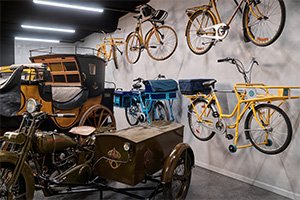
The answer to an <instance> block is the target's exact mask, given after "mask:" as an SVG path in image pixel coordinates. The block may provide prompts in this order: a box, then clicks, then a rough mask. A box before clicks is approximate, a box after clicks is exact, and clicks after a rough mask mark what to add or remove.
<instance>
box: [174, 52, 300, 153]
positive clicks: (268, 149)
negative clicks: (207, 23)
mask: <svg viewBox="0 0 300 200" xmlns="http://www.w3.org/2000/svg"><path fill="white" fill-rule="evenodd" d="M218 62H229V63H231V64H234V65H236V67H237V69H238V71H239V72H240V73H241V74H243V76H244V79H245V82H246V83H242V84H236V85H235V86H234V89H233V90H227V91H226V90H215V89H214V85H215V83H216V82H217V81H216V80H215V79H191V80H179V86H180V90H181V93H182V94H183V95H184V96H185V97H187V98H189V100H190V103H191V104H190V105H189V106H188V122H189V126H190V129H191V131H192V133H193V135H194V136H195V137H196V138H197V139H199V140H202V141H208V140H210V139H211V138H212V137H213V136H214V135H215V134H218V135H225V137H226V138H227V139H229V140H231V139H234V142H233V144H232V145H230V146H229V151H230V152H236V151H237V149H240V148H247V147H251V146H254V147H255V148H256V149H257V150H259V151H261V152H263V153H266V154H277V153H280V152H282V151H284V150H285V149H286V148H287V147H288V145H289V144H290V142H291V139H292V125H291V122H290V119H289V117H288V116H287V114H286V113H285V112H284V111H283V110H282V109H281V108H280V106H281V105H282V104H283V103H284V102H285V101H286V100H288V99H295V98H299V96H292V95H291V89H292V88H298V89H299V87H293V86H266V85H264V84H260V83H250V82H251V76H248V74H249V73H250V74H251V71H252V67H253V65H254V64H258V63H257V61H256V60H255V59H253V60H252V62H251V65H250V67H249V69H248V70H245V68H244V66H243V64H242V63H241V62H240V61H239V60H237V59H234V58H226V59H221V60H218ZM219 92H223V93H235V95H236V98H237V104H236V106H235V108H234V109H233V111H232V113H230V114H224V113H223V110H222V107H221V105H220V103H219V100H218V97H217V95H216V93H219ZM274 92H275V93H274ZM275 101H276V102H278V104H277V105H275V104H274V102H275ZM247 111H249V112H248V114H247V116H246V119H245V124H244V132H245V134H246V139H248V140H250V143H249V144H246V145H238V139H239V123H240V121H241V120H242V118H243V116H244V115H245V114H246V113H247ZM233 117H236V119H235V122H234V124H230V125H228V124H227V123H226V121H225V120H224V119H226V118H233ZM227 129H235V135H234V136H233V135H231V134H229V133H227Z"/></svg>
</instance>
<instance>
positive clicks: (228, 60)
mask: <svg viewBox="0 0 300 200" xmlns="http://www.w3.org/2000/svg"><path fill="white" fill-rule="evenodd" d="M217 62H231V63H233V64H235V63H236V61H235V59H234V58H230V57H227V58H223V59H219V60H217Z"/></svg>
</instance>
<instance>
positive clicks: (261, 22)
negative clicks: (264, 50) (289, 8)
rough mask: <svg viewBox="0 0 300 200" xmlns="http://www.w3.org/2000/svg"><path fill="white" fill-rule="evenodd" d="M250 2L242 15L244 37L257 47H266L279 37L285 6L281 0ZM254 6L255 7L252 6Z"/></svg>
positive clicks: (283, 22) (282, 25)
mask: <svg viewBox="0 0 300 200" xmlns="http://www.w3.org/2000/svg"><path fill="white" fill-rule="evenodd" d="M255 2H256V1H252V4H251V5H250V6H251V7H252V8H253V10H254V13H253V12H252V11H251V9H250V6H249V5H247V6H245V9H244V13H243V26H244V27H243V28H244V30H245V33H246V37H248V39H249V40H251V42H252V43H254V44H255V45H257V46H268V45H270V44H272V43H273V42H275V41H276V40H277V39H278V37H279V36H280V35H281V33H282V31H283V28H284V24H285V17H286V11H285V5H284V2H283V0H272V1H271V0H259V1H258V2H259V3H255ZM254 4H256V5H254Z"/></svg>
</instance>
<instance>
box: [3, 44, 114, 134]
mask: <svg viewBox="0 0 300 200" xmlns="http://www.w3.org/2000/svg"><path fill="white" fill-rule="evenodd" d="M51 50H52V49H51ZM39 51H40V50H39ZM42 52H45V51H42ZM30 60H31V61H32V62H33V64H24V65H14V66H11V68H10V69H11V70H13V71H14V73H12V76H11V77H10V79H13V81H11V82H9V81H3V83H4V84H3V85H4V86H3V87H4V89H3V88H1V90H0V91H1V92H0V95H1V96H0V100H1V104H2V105H7V106H4V107H6V109H8V110H9V112H8V113H5V114H4V115H3V114H2V113H3V112H1V115H3V116H1V119H2V120H1V121H2V122H3V121H5V123H6V121H11V122H15V121H18V123H19V122H20V120H17V118H18V116H21V114H22V113H23V112H24V111H25V106H24V105H25V102H26V101H27V100H28V99H29V98H33V99H36V100H38V101H39V102H40V103H41V104H42V105H43V106H42V110H43V111H45V112H47V113H74V114H75V115H76V117H75V118H57V117H52V118H51V119H50V120H49V121H48V123H50V124H51V126H49V124H48V125H47V126H45V127H42V128H43V129H47V127H51V128H53V127H55V128H57V129H58V130H62V131H63V130H64V131H67V130H69V129H70V128H72V127H73V126H75V125H90V126H94V127H97V128H99V129H101V128H104V129H106V128H107V129H109V130H114V129H115V127H116V124H115V118H114V116H113V92H114V88H104V85H105V65H106V63H105V61H103V60H102V59H100V58H98V57H97V56H95V55H83V54H65V53H61V54H54V53H53V52H49V53H47V54H43V55H37V56H32V57H30ZM17 72H19V73H17ZM25 72H26V73H28V72H30V75H29V76H27V77H24V74H25ZM32 74H34V76H33V75H32ZM22 76H23V78H22ZM12 84H13V85H14V86H13V87H12V86H10V85H12ZM5 87H6V88H5ZM12 88H15V90H14V93H12V90H11V89H12ZM7 93H11V95H10V96H12V97H14V98H13V99H14V104H15V106H14V109H13V110H12V106H11V105H10V104H9V101H7V100H5V97H6V96H7ZM18 93H19V94H18ZM2 124H4V123H2ZM15 124H17V123H15ZM15 124H14V125H11V126H8V127H1V130H2V132H4V131H5V130H7V129H8V128H10V129H11V130H13V129H16V128H17V127H18V126H16V125H15Z"/></svg>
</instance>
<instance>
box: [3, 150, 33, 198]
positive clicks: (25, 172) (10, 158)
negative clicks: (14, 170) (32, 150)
mask: <svg viewBox="0 0 300 200" xmlns="http://www.w3.org/2000/svg"><path fill="white" fill-rule="evenodd" d="M17 161H18V156H17V154H15V153H12V152H8V151H0V163H4V162H5V163H10V164H13V165H16V164H17ZM21 174H22V176H23V177H24V180H25V184H26V199H33V195H34V185H35V182H34V176H33V172H32V169H31V167H30V166H29V164H28V163H27V162H25V164H24V166H23V169H22V171H21Z"/></svg>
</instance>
